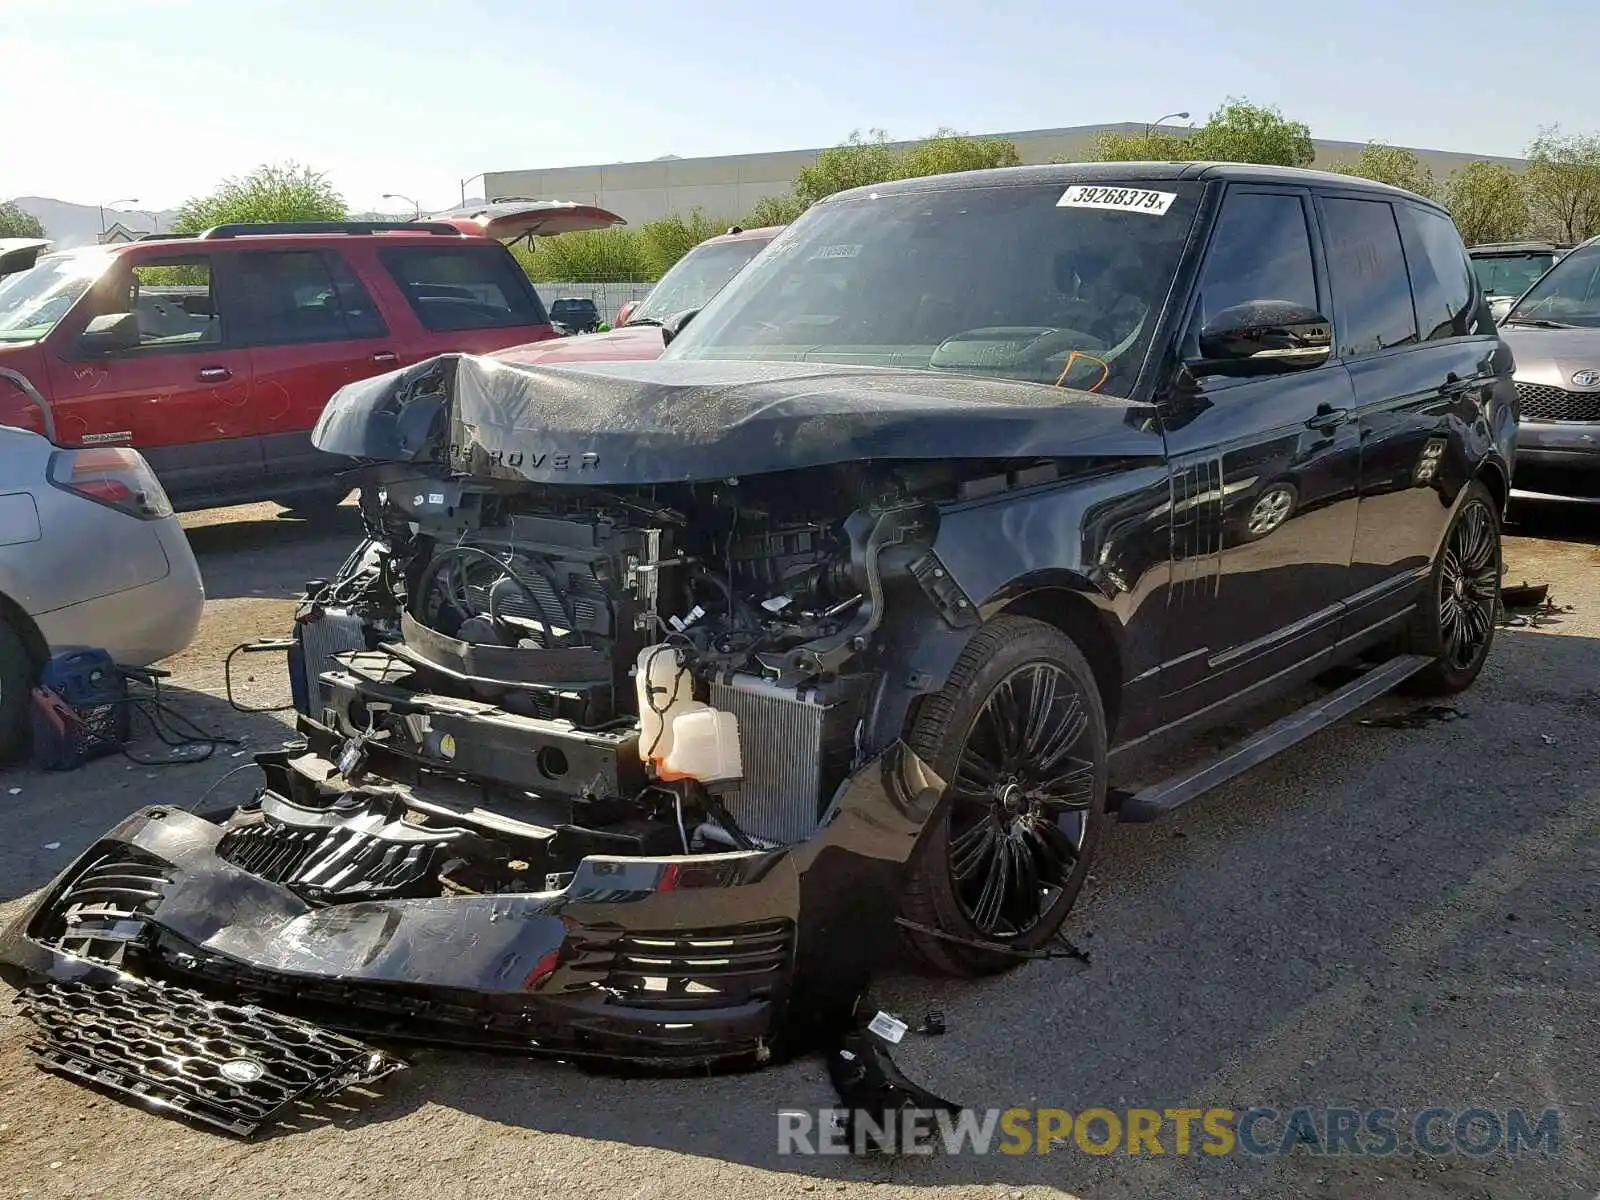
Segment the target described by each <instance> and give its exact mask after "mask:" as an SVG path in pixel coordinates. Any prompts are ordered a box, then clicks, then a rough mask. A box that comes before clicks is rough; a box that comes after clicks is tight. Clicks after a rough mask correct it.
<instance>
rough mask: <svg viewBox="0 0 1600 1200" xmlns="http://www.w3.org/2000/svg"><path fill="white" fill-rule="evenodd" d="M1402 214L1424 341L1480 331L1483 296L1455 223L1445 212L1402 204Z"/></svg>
mask: <svg viewBox="0 0 1600 1200" xmlns="http://www.w3.org/2000/svg"><path fill="white" fill-rule="evenodd" d="M1397 211H1398V213H1399V215H1400V232H1401V234H1402V235H1403V238H1404V242H1405V250H1406V263H1407V265H1408V267H1409V268H1410V271H1411V294H1412V296H1413V297H1414V298H1415V300H1416V312H1417V329H1418V331H1419V332H1420V333H1421V334H1422V340H1423V341H1425V342H1431V341H1437V340H1439V339H1441V338H1452V337H1464V336H1466V335H1467V334H1469V333H1473V332H1475V330H1476V328H1477V322H1476V315H1477V311H1478V292H1477V288H1476V287H1475V286H1474V279H1473V273H1472V266H1471V263H1470V261H1469V260H1468V258H1467V248H1466V247H1465V246H1464V245H1462V243H1461V235H1460V234H1458V233H1457V232H1456V227H1455V224H1454V223H1453V222H1452V221H1451V220H1450V218H1449V217H1446V216H1445V215H1444V214H1443V213H1437V212H1434V211H1432V210H1431V209H1424V208H1418V207H1417V206H1416V205H1414V204H1402V205H1400V206H1399V207H1398V209H1397Z"/></svg>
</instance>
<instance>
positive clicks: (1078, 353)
mask: <svg viewBox="0 0 1600 1200" xmlns="http://www.w3.org/2000/svg"><path fill="white" fill-rule="evenodd" d="M1080 358H1087V359H1088V360H1089V361H1090V362H1093V363H1099V364H1100V378H1099V379H1097V380H1095V384H1094V386H1093V387H1092V388H1090V389H1089V390H1090V391H1091V392H1098V391H1099V390H1100V389H1101V388H1103V387H1105V385H1106V380H1108V379H1110V378H1111V364H1110V363H1108V362H1106V360H1105V359H1103V358H1097V357H1096V356H1095V355H1093V354H1090V353H1089V352H1088V351H1087V350H1074V351H1072V352H1071V353H1070V354H1068V355H1067V365H1066V366H1064V367H1062V368H1061V374H1059V375H1057V376H1056V384H1055V385H1056V387H1060V386H1061V385H1062V384H1063V383H1064V382H1066V378H1067V372H1069V371H1071V370H1072V364H1073V363H1075V362H1077V361H1078V359H1080Z"/></svg>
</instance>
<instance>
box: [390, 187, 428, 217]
mask: <svg viewBox="0 0 1600 1200" xmlns="http://www.w3.org/2000/svg"><path fill="white" fill-rule="evenodd" d="M383 198H384V199H385V200H404V201H405V202H406V203H407V204H409V205H411V213H412V217H411V219H412V220H414V221H420V220H422V205H420V204H418V203H417V202H416V201H415V200H413V199H412V198H411V197H410V196H402V195H401V194H400V193H399V192H385V193H384V194H383Z"/></svg>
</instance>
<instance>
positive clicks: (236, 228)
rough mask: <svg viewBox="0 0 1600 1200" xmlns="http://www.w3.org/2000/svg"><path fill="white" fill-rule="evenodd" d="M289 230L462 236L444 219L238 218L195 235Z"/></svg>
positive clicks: (248, 234) (250, 234)
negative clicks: (310, 219)
mask: <svg viewBox="0 0 1600 1200" xmlns="http://www.w3.org/2000/svg"><path fill="white" fill-rule="evenodd" d="M285 233H349V234H366V233H432V234H438V235H440V236H441V237H461V236H462V233H461V230H459V229H457V228H456V227H455V226H454V225H450V224H447V223H445V222H444V221H238V222H233V223H231V224H227V225H213V226H212V227H211V228H210V229H207V230H206V231H205V232H204V233H200V234H195V235H193V236H196V237H200V238H206V239H216V238H235V237H272V236H273V235H275V234H285Z"/></svg>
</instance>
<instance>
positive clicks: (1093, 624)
mask: <svg viewBox="0 0 1600 1200" xmlns="http://www.w3.org/2000/svg"><path fill="white" fill-rule="evenodd" d="M983 612H984V616H985V618H986V619H992V618H993V617H996V616H1000V615H1002V614H1004V615H1008V616H1015V617H1031V618H1033V619H1034V620H1036V621H1043V622H1044V623H1045V624H1046V625H1051V626H1053V627H1055V628H1056V629H1059V630H1060V631H1061V632H1062V633H1064V634H1066V635H1067V636H1068V637H1069V638H1071V639H1072V641H1073V644H1074V645H1076V646H1077V647H1078V649H1079V650H1080V651H1082V653H1083V657H1084V658H1085V659H1087V660H1088V663H1089V669H1090V670H1091V671H1093V672H1094V680H1095V684H1096V685H1097V686H1098V687H1099V689H1100V702H1101V704H1102V706H1103V707H1104V709H1105V714H1106V732H1107V735H1108V736H1109V737H1111V738H1113V739H1114V738H1115V734H1116V729H1117V722H1118V719H1119V718H1120V717H1121V715H1122V691H1123V680H1124V679H1125V678H1126V675H1125V674H1124V671H1123V653H1122V627H1121V625H1120V624H1119V623H1118V621H1117V619H1116V617H1115V616H1114V615H1113V614H1112V613H1111V612H1110V611H1109V609H1108V608H1107V607H1106V606H1105V602H1104V597H1103V596H1102V595H1101V593H1100V592H1099V591H1097V590H1096V589H1095V588H1094V587H1093V585H1091V584H1090V583H1089V581H1088V580H1086V579H1083V578H1082V577H1081V576H1076V575H1071V574H1057V573H1053V574H1051V575H1049V576H1044V577H1033V578H1030V579H1025V580H1019V581H1018V582H1016V583H1014V584H1012V585H1011V586H1010V587H1008V588H1006V590H1005V592H1004V593H1003V594H1002V595H1000V596H997V597H996V598H995V599H994V600H993V601H991V603H990V604H987V605H985V606H984V607H983Z"/></svg>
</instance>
